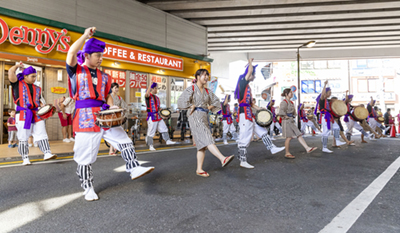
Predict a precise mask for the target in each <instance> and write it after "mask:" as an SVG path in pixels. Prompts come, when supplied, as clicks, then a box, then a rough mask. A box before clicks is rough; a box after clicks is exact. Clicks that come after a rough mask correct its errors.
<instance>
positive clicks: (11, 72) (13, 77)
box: [8, 62, 24, 83]
mask: <svg viewBox="0 0 400 233" xmlns="http://www.w3.org/2000/svg"><path fill="white" fill-rule="evenodd" d="M18 68H21V69H23V68H24V65H23V64H22V62H20V63H19V64H17V65H15V66H13V67H11V68H10V69H9V70H8V80H10V82H11V83H16V82H17V81H18V77H17V74H16V72H17V69H18Z"/></svg>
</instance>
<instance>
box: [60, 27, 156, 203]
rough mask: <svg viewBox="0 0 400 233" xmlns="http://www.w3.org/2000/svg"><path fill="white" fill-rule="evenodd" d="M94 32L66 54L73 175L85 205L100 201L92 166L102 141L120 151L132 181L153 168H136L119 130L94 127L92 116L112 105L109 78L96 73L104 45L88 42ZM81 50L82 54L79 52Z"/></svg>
mask: <svg viewBox="0 0 400 233" xmlns="http://www.w3.org/2000/svg"><path fill="white" fill-rule="evenodd" d="M95 30H96V28H87V29H86V30H85V33H84V34H83V35H82V36H81V37H80V38H79V39H78V40H77V41H75V42H74V43H73V44H72V46H71V48H70V49H69V51H68V54H67V72H68V76H69V79H68V84H69V92H70V96H71V97H72V96H73V98H74V99H75V100H76V104H75V108H76V111H75V115H74V119H73V125H74V127H73V129H74V132H75V133H76V137H75V145H74V152H75V154H74V160H75V162H76V163H77V164H78V168H77V171H76V174H77V175H78V177H79V179H80V181H81V186H82V188H83V189H84V190H85V191H84V193H83V195H84V196H85V200H87V201H95V200H98V199H99V198H98V196H97V194H96V193H95V191H94V187H93V170H92V163H94V162H95V161H96V159H97V154H98V151H99V147H100V142H101V139H102V138H104V139H105V140H107V141H108V142H109V143H110V144H111V145H112V146H114V147H115V148H117V149H118V150H119V151H121V157H122V158H123V159H124V160H125V162H126V171H127V172H129V173H130V176H131V179H132V180H134V179H137V178H139V177H141V176H144V175H146V174H148V173H150V172H151V171H153V170H154V167H142V166H140V165H139V162H138V161H137V159H136V153H135V150H134V146H133V143H132V140H131V139H130V138H129V137H128V135H127V134H126V133H125V131H124V129H123V128H122V127H121V126H119V127H113V128H110V129H103V128H100V127H99V126H97V125H96V124H95V121H96V116H95V115H94V114H93V113H94V112H98V111H100V110H104V109H108V107H109V106H112V105H113V99H112V97H111V96H110V95H109V94H110V92H111V78H110V76H108V75H107V74H106V73H104V72H102V71H100V70H99V69H98V67H100V65H101V62H102V61H103V51H104V49H105V47H106V43H104V42H103V41H100V40H97V39H95V38H91V39H89V38H90V37H92V36H93V34H94V32H95ZM86 40H87V41H86ZM85 41H86V43H85ZM82 46H83V50H82V51H79V49H80V48H81V47H82ZM99 79H100V80H99ZM81 87H86V88H81ZM106 99H107V104H106ZM113 108H118V107H116V106H113Z"/></svg>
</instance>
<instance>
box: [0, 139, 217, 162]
mask: <svg viewBox="0 0 400 233" xmlns="http://www.w3.org/2000/svg"><path fill="white" fill-rule="evenodd" d="M174 141H176V142H177V144H175V145H172V146H167V145H165V142H164V141H163V142H162V143H160V142H159V140H158V138H157V139H156V138H155V139H154V147H155V148H156V149H157V148H158V147H175V146H182V145H192V141H191V140H190V139H186V140H185V141H181V140H177V139H175V140H174ZM217 141H218V140H217ZM50 148H51V152H52V153H53V154H56V155H57V156H58V157H60V156H72V155H74V150H73V149H74V142H70V143H66V142H63V141H62V140H59V141H50ZM135 149H136V150H138V149H139V150H147V149H148V147H147V146H146V143H145V141H144V140H140V141H137V142H136V145H135ZM108 151H109V148H108V147H107V146H106V144H105V143H104V142H102V143H101V144H100V148H99V153H108ZM29 158H30V159H43V153H42V152H41V151H40V149H39V147H33V146H32V147H29ZM11 160H22V159H21V155H20V154H19V153H18V147H14V148H8V144H2V145H0V161H11Z"/></svg>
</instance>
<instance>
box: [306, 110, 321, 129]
mask: <svg viewBox="0 0 400 233" xmlns="http://www.w3.org/2000/svg"><path fill="white" fill-rule="evenodd" d="M314 111H315V107H311V109H310V110H309V116H310V117H309V118H308V120H310V121H311V122H312V123H313V124H314V126H315V128H317V129H318V131H319V132H322V131H321V127H320V125H319V124H318V123H317V121H316V120H315V114H314Z"/></svg>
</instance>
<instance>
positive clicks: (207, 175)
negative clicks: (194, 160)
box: [196, 172, 210, 177]
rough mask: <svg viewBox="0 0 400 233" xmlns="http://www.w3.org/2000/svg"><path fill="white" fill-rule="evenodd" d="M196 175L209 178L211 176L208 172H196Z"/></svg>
mask: <svg viewBox="0 0 400 233" xmlns="http://www.w3.org/2000/svg"><path fill="white" fill-rule="evenodd" d="M196 175H198V176H202V177H209V176H210V175H209V174H208V173H207V172H200V173H199V172H196Z"/></svg>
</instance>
